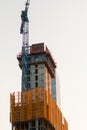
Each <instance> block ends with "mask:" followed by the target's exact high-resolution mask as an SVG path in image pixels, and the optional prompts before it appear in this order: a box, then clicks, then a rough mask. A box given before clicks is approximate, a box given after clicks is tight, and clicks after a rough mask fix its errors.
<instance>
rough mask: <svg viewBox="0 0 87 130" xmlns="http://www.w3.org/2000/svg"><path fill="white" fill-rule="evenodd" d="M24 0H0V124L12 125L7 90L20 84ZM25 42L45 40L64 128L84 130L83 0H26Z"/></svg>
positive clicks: (86, 38) (86, 46) (86, 30)
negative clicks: (27, 33) (55, 73)
mask: <svg viewBox="0 0 87 130" xmlns="http://www.w3.org/2000/svg"><path fill="white" fill-rule="evenodd" d="M24 4H25V0H6V1H5V0H1V1H0V87H1V91H0V120H1V122H0V129H2V130H5V129H8V130H11V124H10V122H9V113H10V110H9V108H10V93H13V92H14V91H18V90H20V88H21V70H20V69H19V67H18V61H17V59H16V55H17V54H18V53H19V52H20V51H21V45H22V37H21V35H20V34H19V32H20V24H21V19H20V13H21V10H22V9H24ZM29 18H30V30H29V31H30V44H33V43H38V42H44V43H45V44H46V45H47V46H48V48H49V49H50V50H51V52H52V54H53V56H54V58H55V60H56V62H57V66H58V68H57V71H58V74H59V78H60V87H61V108H62V112H63V114H64V116H65V118H66V120H67V122H68V124H69V130H87V101H86V100H87V1H86V0H31V3H30V9H29Z"/></svg>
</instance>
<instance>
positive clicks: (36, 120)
mask: <svg viewBox="0 0 87 130" xmlns="http://www.w3.org/2000/svg"><path fill="white" fill-rule="evenodd" d="M36 130H38V119H37V120H36Z"/></svg>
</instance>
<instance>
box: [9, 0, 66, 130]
mask: <svg viewBox="0 0 87 130" xmlns="http://www.w3.org/2000/svg"><path fill="white" fill-rule="evenodd" d="M28 7H29V1H28V0H27V2H26V5H25V10H23V11H22V14H21V21H22V23H21V28H20V33H21V34H22V38H23V43H22V51H21V52H20V54H18V55H17V59H18V62H19V67H20V69H21V70H22V84H21V92H18V93H16V92H14V93H12V94H10V122H11V124H12V130H68V124H67V121H66V119H65V118H64V116H63V114H62V112H61V110H60V103H59V102H60V101H59V102H58V104H57V98H58V100H59V99H60V96H59V95H57V93H56V92H57V91H56V87H57V82H56V81H57V80H56V79H57V77H56V64H55V61H54V59H53V57H52V55H51V53H50V51H49V49H48V48H47V46H46V45H45V44H44V43H37V44H32V45H29V38H28V34H29V32H28V31H29V29H28V26H29V20H28V16H27V14H28Z"/></svg>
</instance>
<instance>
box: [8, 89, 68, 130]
mask: <svg viewBox="0 0 87 130" xmlns="http://www.w3.org/2000/svg"><path fill="white" fill-rule="evenodd" d="M62 116H63V115H62V112H61V111H60V109H59V108H58V107H57V105H56V103H55V101H54V100H53V98H52V96H51V95H50V93H49V92H47V91H46V90H45V88H34V89H31V90H28V91H27V92H20V93H19V92H18V93H13V94H10V122H12V123H17V122H27V121H31V120H32V119H33V120H36V119H45V120H47V121H48V122H49V123H50V124H52V126H53V128H54V129H55V130H68V125H67V122H66V120H65V118H62Z"/></svg>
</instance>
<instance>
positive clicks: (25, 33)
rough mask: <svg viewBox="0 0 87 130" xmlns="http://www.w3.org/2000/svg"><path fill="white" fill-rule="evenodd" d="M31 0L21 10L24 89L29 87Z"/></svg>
mask: <svg viewBox="0 0 87 130" xmlns="http://www.w3.org/2000/svg"><path fill="white" fill-rule="evenodd" d="M29 4H30V0H27V2H26V4H25V10H22V11H21V21H22V22H21V27H20V34H22V88H21V89H22V91H27V90H28V89H29V20H28V8H29Z"/></svg>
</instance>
